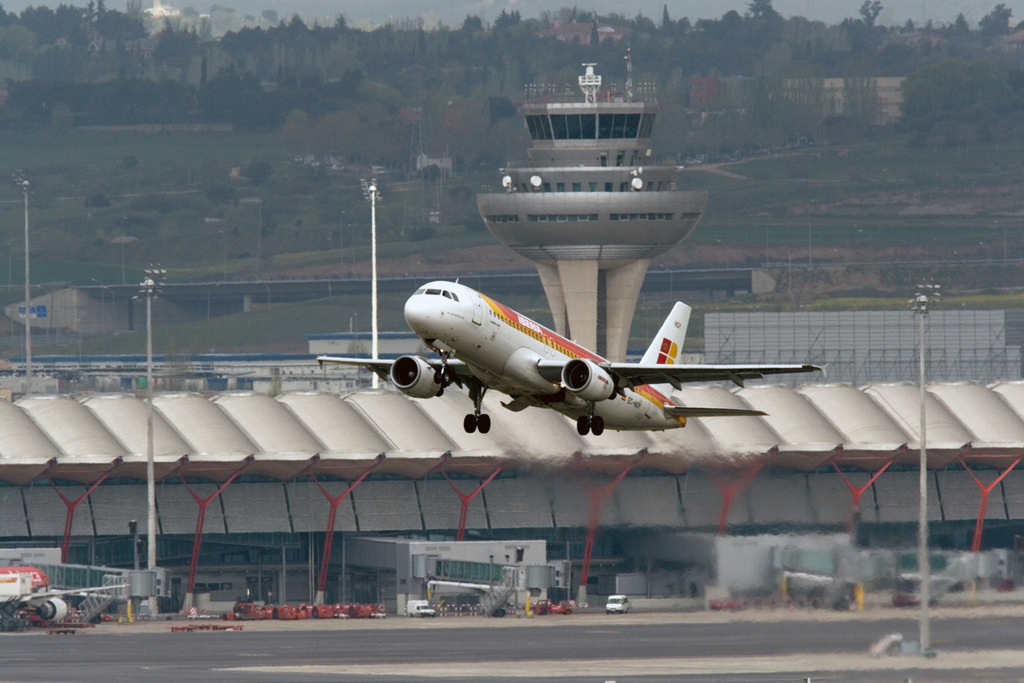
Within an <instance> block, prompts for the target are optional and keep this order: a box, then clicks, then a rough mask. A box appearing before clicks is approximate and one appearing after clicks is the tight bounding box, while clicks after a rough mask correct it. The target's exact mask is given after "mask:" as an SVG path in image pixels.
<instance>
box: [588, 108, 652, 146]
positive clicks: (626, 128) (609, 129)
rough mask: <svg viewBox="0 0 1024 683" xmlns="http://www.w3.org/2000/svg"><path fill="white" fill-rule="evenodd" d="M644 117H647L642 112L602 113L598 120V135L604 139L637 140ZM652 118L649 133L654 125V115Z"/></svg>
mask: <svg viewBox="0 0 1024 683" xmlns="http://www.w3.org/2000/svg"><path fill="white" fill-rule="evenodd" d="M643 118H646V117H641V115H640V114H600V115H599V116H598V121H597V137H598V138H600V139H602V140H608V139H615V140H623V139H626V140H635V139H636V138H637V136H638V135H639V133H640V128H641V126H640V124H641V121H642V119H643ZM650 118H651V121H650V122H649V123H647V131H648V134H650V129H651V127H653V126H654V121H653V118H654V117H653V116H651V117H650ZM641 137H642V136H641Z"/></svg>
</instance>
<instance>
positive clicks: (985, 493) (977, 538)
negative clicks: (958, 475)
mask: <svg viewBox="0 0 1024 683" xmlns="http://www.w3.org/2000/svg"><path fill="white" fill-rule="evenodd" d="M957 457H958V458H959V459H960V464H961V465H963V466H964V470H965V471H966V472H967V474H969V475H970V477H971V479H973V480H974V483H975V484H977V485H978V489H980V490H981V502H980V503H978V521H977V522H976V523H975V524H974V540H973V541H972V542H971V552H972V553H977V552H981V532H982V530H983V529H984V528H985V513H986V512H987V511H988V497H989V494H991V493H992V490H993V489H995V487H997V486H999V482H1001V481H1002V480H1003V479H1006V475H1008V474H1009V473H1010V472H1012V471H1013V468H1015V467H1016V466H1017V465H1018V464H1019V463H1020V461H1021V458H1019V457H1018V458H1017V459H1016V460H1014V461H1013V462H1012V463H1010V466H1009V467H1007V468H1006V469H1005V470H1003V472H1002V474H1000V475H999V476H998V477H996V479H995V481H993V482H992V483H991V484H982V483H981V480H980V479H978V477H976V476H975V475H974V472H971V468H970V467H968V466H967V463H966V462H965V461H964V456H963V454H962V453H961V454H960V455H958V456H957Z"/></svg>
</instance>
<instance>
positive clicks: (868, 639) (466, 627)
mask: <svg viewBox="0 0 1024 683" xmlns="http://www.w3.org/2000/svg"><path fill="white" fill-rule="evenodd" d="M916 618H917V614H916V612H912V611H911V612H906V611H898V610H891V609H889V610H877V611H873V612H869V613H860V614H856V613H833V612H789V611H782V610H780V611H744V612H736V613H727V614H722V613H687V614H680V613H652V614H630V615H626V616H618V615H604V614H574V615H571V616H562V615H550V616H545V617H534V618H511V617H510V618H505V619H486V618H482V617H466V618H448V619H416V620H413V619H408V618H404V617H391V618H389V619H386V620H379V621H361V620H348V621H341V620H310V621H296V622H246V623H245V624H244V630H243V631H241V632H230V631H227V632H217V631H202V632H193V633H173V632H171V631H170V626H171V625H174V624H178V623H181V622H180V621H176V622H167V621H155V622H149V623H144V624H132V625H116V624H105V625H102V626H99V627H97V628H95V629H89V630H86V631H83V632H81V633H78V634H76V635H73V636H48V635H45V634H44V633H41V632H32V633H26V634H6V635H3V636H0V681H3V682H4V683H7V682H14V683H28V682H30V681H31V682H34V681H48V682H49V681H83V682H85V683H93V682H95V683H98V682H100V681H114V682H117V681H138V680H146V681H157V682H167V683H170V682H172V681H173V682H175V683H177V682H178V681H181V680H183V679H186V678H189V679H193V680H202V681H215V682H222V681H223V682H228V681H230V682H242V681H246V682H247V681H257V682H266V681H322V680H332V681H334V680H337V681H368V680H369V681H380V682H382V683H384V682H392V681H416V680H423V681H430V680H455V681H459V680H462V681H495V682H498V681H501V682H507V681H510V680H522V679H528V678H540V679H547V680H558V681H597V682H599V683H604V682H606V681H616V683H622V682H623V681H642V682H644V683H647V682H649V681H711V680H714V681H716V682H717V683H738V682H739V681H802V680H804V679H807V678H810V679H811V680H814V681H821V680H830V681H879V682H881V681H893V682H896V681H900V682H902V681H906V680H907V679H912V680H928V681H960V680H965V679H968V678H969V679H971V680H976V681H1017V680H1021V677H1020V674H1019V672H1021V671H1024V649H1021V648H1020V647H1019V642H1020V633H1022V632H1024V608H1022V607H989V608H973V609H955V608H943V609H938V610H935V615H934V616H933V621H932V633H933V638H932V644H933V647H934V648H935V649H936V650H937V651H938V655H937V656H936V657H935V658H933V659H926V658H923V657H920V656H911V655H906V656H900V657H885V658H880V659H875V658H872V657H870V656H869V655H868V648H869V647H870V646H871V644H872V643H874V642H875V641H877V640H878V639H879V638H881V637H882V636H883V635H885V634H887V633H894V632H895V633H902V634H903V636H904V638H905V639H907V640H914V639H916V637H917V635H916V634H917V622H916Z"/></svg>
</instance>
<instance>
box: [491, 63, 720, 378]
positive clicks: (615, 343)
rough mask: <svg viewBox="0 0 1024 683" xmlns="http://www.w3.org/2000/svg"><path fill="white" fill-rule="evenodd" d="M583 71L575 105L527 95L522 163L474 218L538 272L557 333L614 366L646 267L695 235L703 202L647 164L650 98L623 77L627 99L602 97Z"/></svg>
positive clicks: (665, 171)
mask: <svg viewBox="0 0 1024 683" xmlns="http://www.w3.org/2000/svg"><path fill="white" fill-rule="evenodd" d="M626 63H627V72H628V73H630V74H631V67H630V63H629V57H627V58H626ZM584 67H585V68H586V73H585V74H584V75H583V76H580V77H579V86H580V89H581V90H582V91H583V96H582V101H581V100H580V97H579V95H574V96H573V97H572V98H571V99H572V101H561V100H566V99H570V98H567V97H560V96H558V95H555V94H553V93H551V92H550V91H546V90H545V89H544V88H540V87H533V86H531V87H530V88H529V90H528V98H527V101H526V102H524V103H523V105H522V111H523V116H524V118H525V119H526V126H527V128H528V130H529V132H530V138H531V139H532V146H531V147H530V149H529V162H528V163H526V164H510V165H509V166H508V167H507V168H505V169H502V172H503V174H504V175H503V178H502V186H503V189H504V191H503V192H500V193H492V194H481V195H478V196H477V206H478V207H479V209H480V215H481V216H482V217H483V219H484V222H485V223H486V224H487V228H488V230H490V231H491V233H493V234H494V236H495V237H497V238H498V239H499V240H501V241H502V242H504V243H505V244H507V245H508V246H510V247H512V248H513V249H515V250H516V251H517V252H519V253H520V254H522V255H523V256H525V257H527V258H528V259H530V260H532V261H534V262H535V263H536V264H537V272H538V273H539V274H540V278H541V283H542V284H543V286H544V292H545V294H546V295H547V298H548V303H549V304H550V305H551V312H552V314H553V316H554V320H555V327H556V329H557V330H558V332H559V333H561V334H563V335H565V336H568V337H570V338H572V339H574V340H576V342H578V343H580V344H583V345H584V346H586V347H588V348H591V349H596V350H598V351H599V352H600V353H601V354H602V355H604V356H605V357H607V358H609V359H610V360H622V359H623V358H624V356H625V354H626V344H627V342H628V341H629V330H630V325H631V324H632V321H633V313H634V311H635V310H636V302H637V298H638V296H639V294H640V287H641V286H642V285H643V280H644V275H645V274H646V273H647V266H648V264H649V263H650V261H651V259H652V258H654V257H655V256H657V255H658V254H661V253H662V252H664V251H666V250H667V249H669V248H671V247H672V246H673V245H675V244H676V243H678V242H679V241H680V240H682V239H683V238H685V237H686V236H687V235H689V234H690V232H692V231H693V229H694V228H695V227H696V226H697V221H699V220H700V217H701V215H702V214H703V212H704V207H705V205H706V203H707V193H705V192H682V191H679V190H677V189H676V167H675V165H672V166H657V165H653V164H652V163H651V161H652V156H651V154H652V153H651V149H650V147H649V144H650V137H651V131H652V130H653V128H654V119H655V116H656V115H657V113H658V106H657V103H656V102H655V101H654V98H653V88H637V90H643V91H644V92H643V93H635V92H633V91H634V88H633V85H632V77H631V75H630V76H629V77H627V79H626V86H625V88H624V91H623V92H611V91H609V90H602V88H601V76H599V75H597V74H595V73H594V65H593V64H585V65H584ZM641 95H642V96H641Z"/></svg>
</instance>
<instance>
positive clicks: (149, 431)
mask: <svg viewBox="0 0 1024 683" xmlns="http://www.w3.org/2000/svg"><path fill="white" fill-rule="evenodd" d="M144 272H145V274H146V278H145V279H144V280H143V281H142V283H141V284H140V285H139V294H140V295H141V296H144V297H146V546H147V547H146V552H147V561H146V568H147V569H149V570H150V571H153V570H155V569H156V475H155V471H154V470H155V467H154V464H153V460H154V455H153V451H154V448H153V299H155V298H156V297H157V294H158V293H159V292H160V285H161V284H162V283H161V282H160V278H162V277H163V276H164V275H166V274H167V271H166V270H164V269H163V268H159V267H153V266H150V267H149V268H146V270H145V271H144ZM149 604H150V614H154V615H155V614H156V596H150V603H149Z"/></svg>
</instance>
